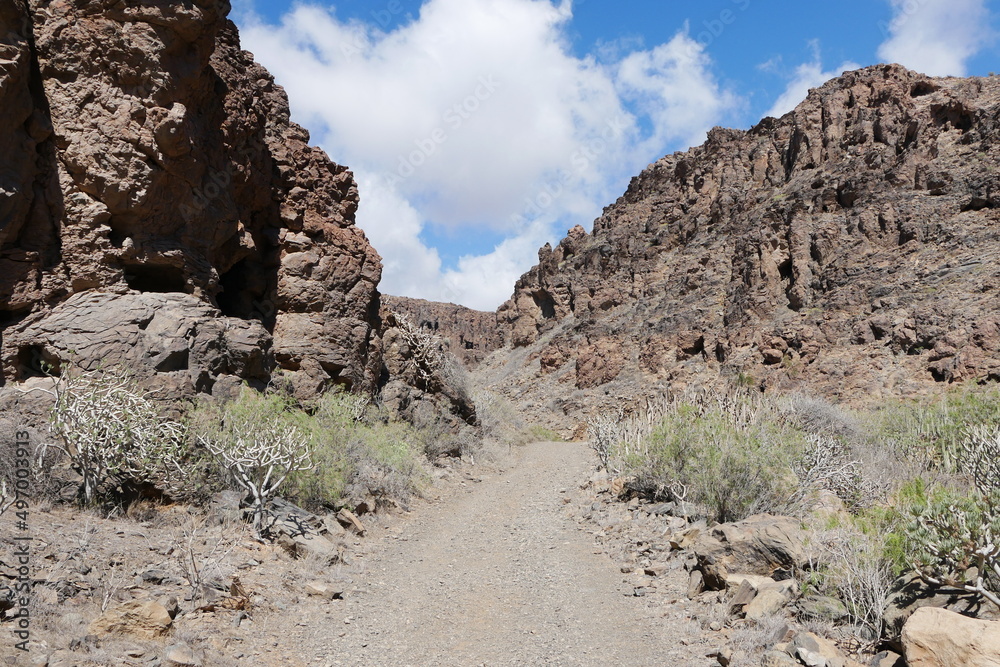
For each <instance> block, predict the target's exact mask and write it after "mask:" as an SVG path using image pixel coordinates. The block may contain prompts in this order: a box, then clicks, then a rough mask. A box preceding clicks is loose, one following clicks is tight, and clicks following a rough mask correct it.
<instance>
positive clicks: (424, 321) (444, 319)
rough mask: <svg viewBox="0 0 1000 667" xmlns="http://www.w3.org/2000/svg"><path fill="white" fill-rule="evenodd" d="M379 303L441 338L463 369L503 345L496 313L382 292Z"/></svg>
mask: <svg viewBox="0 0 1000 667" xmlns="http://www.w3.org/2000/svg"><path fill="white" fill-rule="evenodd" d="M382 304H383V305H384V306H385V307H386V308H387V309H389V310H390V311H392V312H394V313H399V314H400V315H403V316H405V317H407V318H408V319H409V320H410V322H411V323H412V324H413V325H414V326H416V327H419V328H420V329H422V330H423V331H426V332H427V333H429V334H431V335H434V336H438V337H439V338H441V339H442V340H443V341H444V343H445V345H446V347H447V350H448V352H450V353H451V354H453V355H455V357H456V358H457V359H459V360H460V361H461V362H462V363H463V364H464V365H465V367H466V368H470V369H471V368H475V367H476V366H477V365H478V364H479V362H481V361H482V360H483V359H485V358H486V357H487V355H489V354H490V353H491V352H494V351H495V350H498V349H500V348H501V347H503V339H502V337H501V332H500V329H499V328H498V327H497V316H496V313H487V312H483V311H479V310H472V309H471V308H466V307H464V306H456V305H455V304H453V303H437V302H435V301H425V300H424V299H410V298H407V297H401V296H389V295H385V294H383V295H382Z"/></svg>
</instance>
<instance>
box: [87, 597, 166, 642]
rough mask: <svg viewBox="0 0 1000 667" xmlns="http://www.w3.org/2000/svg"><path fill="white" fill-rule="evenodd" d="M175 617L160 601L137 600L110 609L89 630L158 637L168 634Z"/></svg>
mask: <svg viewBox="0 0 1000 667" xmlns="http://www.w3.org/2000/svg"><path fill="white" fill-rule="evenodd" d="M171 624H173V618H171V617H170V612H168V611H167V610H166V608H164V606H163V605H161V604H160V603H158V602H150V601H146V602H143V601H141V600H135V601H133V602H126V603H125V604H122V605H120V606H118V607H114V608H112V609H108V610H107V611H106V612H104V614H102V615H101V616H100V617H99V618H98V619H97V620H95V621H94V622H93V623H91V624H90V627H89V632H90V633H92V634H95V635H98V636H102V635H112V634H113V635H129V636H132V637H137V638H143V639H156V638H157V637H162V636H163V635H165V634H167V632H168V631H169V630H170V626H171Z"/></svg>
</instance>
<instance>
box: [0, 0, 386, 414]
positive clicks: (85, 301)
mask: <svg viewBox="0 0 1000 667" xmlns="http://www.w3.org/2000/svg"><path fill="white" fill-rule="evenodd" d="M228 11H229V4H228V2H227V1H226V0H192V1H190V2H183V3H166V2H146V1H142V2H129V3H124V2H110V1H108V0H77V1H75V2H41V1H39V0H6V1H5V2H3V3H2V4H0V156H2V157H0V341H2V342H0V357H2V374H0V385H2V384H4V383H7V382H10V381H20V380H24V379H26V378H28V377H30V376H32V375H34V374H37V373H39V372H40V370H41V369H40V365H41V363H42V362H45V361H47V362H50V363H58V362H60V361H65V360H66V359H67V358H68V357H70V356H75V357H76V358H77V359H79V360H80V361H82V362H83V363H84V364H85V365H89V366H94V365H96V364H98V363H100V362H101V361H102V360H103V361H125V362H127V363H130V364H132V365H133V366H134V367H136V368H137V369H139V370H140V371H141V372H144V373H147V374H154V373H155V374H158V375H159V376H160V379H161V380H162V381H163V382H168V383H173V384H174V385H176V386H177V388H178V389H179V390H180V391H182V392H183V391H190V390H194V389H198V390H200V391H211V390H212V389H213V386H214V384H215V383H216V382H217V381H218V380H219V379H220V378H221V377H223V376H230V377H232V378H244V379H247V378H250V379H254V378H255V379H258V380H261V381H263V380H266V379H267V377H268V375H269V373H270V370H271V369H272V368H273V367H274V365H275V364H277V366H278V367H280V368H282V369H285V370H287V371H289V373H290V374H291V376H292V378H293V380H294V382H295V386H296V389H297V391H298V392H300V393H302V394H309V393H312V392H315V391H317V390H319V389H322V388H324V387H327V386H330V385H333V384H337V385H342V386H346V387H350V388H355V389H359V390H372V389H374V388H375V385H376V382H377V378H378V376H379V373H380V369H381V355H380V349H381V348H380V345H381V343H380V340H379V338H378V335H377V330H378V327H379V326H380V324H379V317H378V312H379V304H378V293H377V289H376V288H377V284H378V281H379V278H380V275H381V262H380V258H379V256H378V254H377V253H376V252H375V250H374V249H373V248H372V247H371V246H370V245H369V243H368V241H367V239H366V238H365V235H364V234H363V232H362V231H361V230H360V229H358V228H357V227H356V226H355V225H354V215H355V211H356V209H357V206H358V192H357V188H356V185H355V182H354V179H353V177H352V174H351V172H350V171H348V170H347V169H346V168H345V167H342V166H340V165H337V164H334V163H333V162H331V161H330V159H329V158H328V157H327V156H326V155H325V154H324V153H323V152H322V151H320V150H318V149H316V148H312V147H310V146H309V135H308V133H307V132H306V131H305V130H303V129H302V128H301V127H299V126H297V125H295V124H294V123H292V122H290V120H289V110H288V100H287V98H286V96H285V93H284V91H283V90H282V89H281V87H280V86H278V85H276V84H275V82H274V80H273V78H272V77H271V76H270V75H269V74H268V73H267V72H266V71H265V70H264V69H263V68H262V67H260V66H259V65H258V64H256V63H255V62H254V61H253V57H252V55H251V54H249V53H247V52H245V51H242V50H241V49H240V45H239V39H238V36H237V32H236V28H235V26H234V25H233V24H232V23H231V22H230V21H229V20H228V19H227V18H226V14H227V13H228ZM116 331H119V335H116V334H115V333H114V332H116Z"/></svg>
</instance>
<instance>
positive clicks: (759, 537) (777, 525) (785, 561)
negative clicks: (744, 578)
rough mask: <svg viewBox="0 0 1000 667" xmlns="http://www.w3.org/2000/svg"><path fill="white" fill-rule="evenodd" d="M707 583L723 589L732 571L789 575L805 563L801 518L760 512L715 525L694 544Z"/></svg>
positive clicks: (774, 577)
mask: <svg viewBox="0 0 1000 667" xmlns="http://www.w3.org/2000/svg"><path fill="white" fill-rule="evenodd" d="M691 549H692V551H693V552H694V555H695V557H696V558H697V561H698V564H697V568H698V569H699V570H700V571H701V572H702V574H703V575H704V579H705V587H706V588H709V589H713V590H722V589H723V588H725V587H726V580H727V578H728V577H729V575H730V573H737V572H738V573H744V574H754V575H759V576H764V577H771V578H772V579H776V580H777V579H788V578H790V577H791V575H792V573H794V572H795V571H796V570H799V569H801V568H802V567H803V566H804V565H805V564H806V553H805V533H804V532H803V530H802V527H801V525H800V523H799V521H798V520H796V519H793V518H790V517H784V516H771V515H768V514H758V515H755V516H752V517H749V518H748V519H745V520H743V521H739V522H736V523H726V524H721V525H718V526H715V527H714V528H712V529H711V530H709V531H708V532H707V533H703V534H701V535H699V536H698V537H697V538H696V539H695V541H694V544H693V545H692V547H691Z"/></svg>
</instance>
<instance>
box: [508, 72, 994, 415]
mask: <svg viewBox="0 0 1000 667" xmlns="http://www.w3.org/2000/svg"><path fill="white" fill-rule="evenodd" d="M998 100H1000V80H998V79H997V78H996V77H984V78H976V79H952V78H948V79H931V78H928V77H926V76H924V75H921V74H918V73H916V72H911V71H908V70H906V69H904V68H902V67H899V66H897V65H878V66H874V67H869V68H865V69H862V70H858V71H855V72H847V73H845V74H844V75H843V76H841V77H838V78H836V79H833V80H831V81H829V82H828V83H826V84H825V85H823V86H821V87H819V88H817V89H814V90H813V91H811V92H810V94H809V97H808V98H807V99H806V100H805V101H804V102H802V103H801V104H800V105H799V106H798V107H797V108H796V109H795V110H794V111H792V112H791V113H788V114H786V115H785V116H783V117H782V118H780V119H774V118H765V119H763V120H762V121H761V122H760V123H759V124H758V125H757V126H755V127H753V128H751V129H750V130H747V131H739V130H727V129H721V128H716V129H714V130H712V131H711V132H710V133H709V136H708V140H707V141H706V143H705V144H704V145H702V146H699V147H697V148H693V149H691V150H689V151H686V152H683V153H675V154H673V155H668V156H666V157H664V158H662V159H660V160H659V161H657V162H656V163H655V164H653V165H651V166H650V167H648V168H647V169H646V170H645V171H643V172H642V173H641V174H639V175H638V176H637V177H636V178H634V179H633V180H632V182H631V184H630V186H629V188H628V190H627V191H626V192H625V193H624V194H623V195H622V196H621V197H620V198H619V199H618V201H617V202H615V203H614V204H612V205H611V206H608V207H607V208H606V209H605V211H604V214H603V215H602V216H601V217H600V218H598V219H597V220H596V221H595V222H594V226H593V231H592V232H591V233H589V234H588V233H586V232H585V231H584V230H583V229H582V228H576V229H574V230H572V231H571V232H570V233H569V234H568V235H567V237H566V238H565V239H563V241H562V242H560V243H559V244H558V245H557V246H555V247H551V246H545V247H543V248H542V249H541V250H540V251H539V261H538V264H537V265H536V266H535V267H533V268H532V269H531V270H530V271H528V272H527V273H525V274H524V275H523V276H522V277H521V278H520V279H519V280H518V282H517V284H516V285H515V288H514V293H513V295H512V296H511V299H510V300H509V301H508V302H507V303H505V304H504V305H502V306H501V307H500V309H499V310H498V312H497V316H498V320H499V323H500V326H501V327H502V328H503V330H504V336H505V339H506V341H507V342H508V343H509V344H512V345H514V346H518V347H526V348H528V349H527V354H525V355H523V356H521V355H519V356H517V357H516V363H517V364H518V367H516V368H509V367H508V368H505V369H504V370H505V373H506V374H507V375H506V376H505V377H506V378H507V379H506V380H505V386H507V387H516V390H517V393H518V395H519V396H520V397H521V400H522V401H523V403H524V404H525V405H528V404H531V405H532V406H533V407H532V408H531V409H532V410H533V411H535V412H537V413H538V415H539V418H541V415H542V413H543V411H545V410H548V409H549V406H550V405H551V404H552V403H553V394H554V393H555V394H556V395H557V396H558V397H560V398H562V399H564V400H562V401H561V402H560V403H559V407H560V408H563V409H564V410H565V425H566V427H570V426H571V425H572V424H574V423H575V422H577V421H579V420H581V419H585V418H586V415H588V414H592V412H593V410H594V409H595V407H605V406H607V407H617V406H620V405H621V404H622V403H623V401H628V400H629V399H636V398H642V397H643V393H644V392H645V391H647V390H648V388H649V387H650V386H651V385H655V384H656V383H657V382H660V383H663V384H667V383H669V384H670V385H672V386H675V387H676V386H678V385H683V384H686V385H691V384H702V385H711V384H714V383H718V382H719V381H720V378H721V376H723V375H728V376H736V375H738V374H739V373H743V374H744V376H745V377H751V378H754V379H755V384H758V385H762V386H763V387H765V388H782V389H784V388H787V389H792V388H801V389H803V390H807V391H809V392H811V393H814V394H821V395H822V394H826V395H830V396H837V397H838V398H855V397H857V398H858V399H859V400H861V399H865V400H867V399H875V400H878V398H879V397H881V396H889V395H898V394H903V393H906V394H912V393H917V392H923V391H933V390H938V389H939V388H940V387H941V386H942V385H943V384H944V383H951V382H955V381H962V380H967V379H977V380H987V379H990V378H1000V326H998V318H997V317H996V313H995V308H994V307H993V306H994V304H993V297H992V296H991V294H992V284H993V283H994V282H995V279H994V278H995V277H994V276H993V275H992V273H993V272H992V269H991V268H990V267H992V266H993V265H994V264H995V263H996V262H997V261H998V260H1000V239H998V237H997V235H996V234H995V233H994V232H995V228H996V224H997V219H998V218H997V210H998V208H1000V172H998V171H997V170H995V169H994V168H993V167H994V166H995V165H996V164H997V163H998V162H1000V126H997V124H996V123H994V122H993V120H992V119H993V115H994V111H993V110H994V109H995V107H996V105H997V102H998ZM957 248H961V250H957ZM541 355H544V356H541ZM540 356H541V358H542V360H543V363H544V364H546V365H547V367H546V366H543V376H542V378H541V381H540V380H539V377H538V375H537V366H535V365H533V361H534V360H535V359H538V358H539V357H540ZM521 359H524V360H525V361H521ZM573 361H575V362H576V368H577V373H576V377H575V378H574V379H575V384H576V387H575V388H569V387H565V385H562V384H560V383H558V382H555V381H551V382H550V381H546V379H547V376H546V370H549V369H551V368H552V367H561V366H562V365H563V364H565V363H572V362H573ZM784 362H787V363H784ZM498 363H499V362H498ZM573 389H586V390H588V391H587V393H586V394H584V395H582V396H581V395H579V394H574V395H573V396H572V400H570V398H569V394H570V392H571V391H572V390H573ZM594 389H598V391H594Z"/></svg>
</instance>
